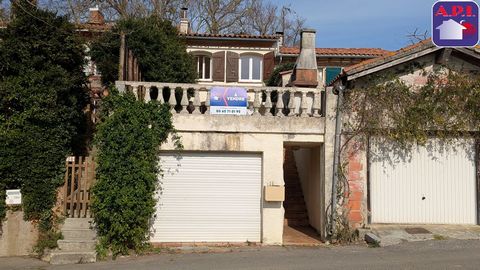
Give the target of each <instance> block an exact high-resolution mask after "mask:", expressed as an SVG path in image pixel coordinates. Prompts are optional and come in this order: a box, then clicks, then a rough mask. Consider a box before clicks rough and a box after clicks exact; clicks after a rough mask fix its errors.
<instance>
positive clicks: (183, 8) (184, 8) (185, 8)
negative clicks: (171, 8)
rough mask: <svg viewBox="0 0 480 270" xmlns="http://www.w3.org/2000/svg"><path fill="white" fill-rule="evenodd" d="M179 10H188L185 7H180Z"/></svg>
mask: <svg viewBox="0 0 480 270" xmlns="http://www.w3.org/2000/svg"><path fill="white" fill-rule="evenodd" d="M180 9H181V10H188V8H187V7H182V8H180Z"/></svg>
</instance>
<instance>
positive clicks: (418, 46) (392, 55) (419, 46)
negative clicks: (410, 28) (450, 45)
mask: <svg viewBox="0 0 480 270" xmlns="http://www.w3.org/2000/svg"><path fill="white" fill-rule="evenodd" d="M434 46H435V45H434V44H433V43H432V41H431V39H426V40H423V41H420V42H418V43H415V44H413V45H410V46H407V47H404V48H401V49H400V50H398V51H395V52H389V53H387V54H385V55H383V56H381V57H377V58H373V59H368V60H365V61H362V62H360V63H358V64H355V65H351V66H348V67H346V68H344V69H343V71H344V73H346V74H353V73H356V72H359V71H362V70H365V69H367V68H370V67H374V66H378V65H381V64H384V63H386V62H389V61H392V60H395V59H398V58H401V57H404V56H406V55H409V54H412V53H415V52H417V51H420V50H423V49H425V48H429V47H434Z"/></svg>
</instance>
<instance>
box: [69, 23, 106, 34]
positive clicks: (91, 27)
mask: <svg viewBox="0 0 480 270" xmlns="http://www.w3.org/2000/svg"><path fill="white" fill-rule="evenodd" d="M114 25H115V24H114V23H113V22H108V23H104V24H92V23H82V24H77V25H76V26H75V27H76V28H77V30H79V31H81V30H88V31H99V32H102V31H108V30H110V29H111V28H112V27H113V26H114Z"/></svg>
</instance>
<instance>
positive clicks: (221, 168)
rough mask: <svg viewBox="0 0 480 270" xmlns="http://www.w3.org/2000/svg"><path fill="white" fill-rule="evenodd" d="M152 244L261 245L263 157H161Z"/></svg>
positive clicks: (185, 154)
mask: <svg viewBox="0 0 480 270" xmlns="http://www.w3.org/2000/svg"><path fill="white" fill-rule="evenodd" d="M160 159H161V160H160V164H161V167H162V170H163V178H162V177H160V178H159V181H160V186H161V190H160V191H159V194H158V196H159V198H158V203H157V213H156V216H155V219H154V222H153V226H152V235H151V238H150V239H151V240H150V241H151V242H157V243H158V242H247V241H249V242H260V236H261V187H262V157H261V155H260V154H250V153H217V152H202V153H197V152H182V153H181V155H180V156H178V155H175V154H172V153H166V154H161V156H160Z"/></svg>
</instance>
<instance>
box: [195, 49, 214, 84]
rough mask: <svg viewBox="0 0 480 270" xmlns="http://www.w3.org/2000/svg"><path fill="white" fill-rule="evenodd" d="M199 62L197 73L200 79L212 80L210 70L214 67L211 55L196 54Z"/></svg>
mask: <svg viewBox="0 0 480 270" xmlns="http://www.w3.org/2000/svg"><path fill="white" fill-rule="evenodd" d="M195 60H196V64H197V73H198V80H199V81H210V80H211V79H212V76H211V72H210V70H211V69H212V67H211V65H212V61H211V59H210V56H207V55H197V56H195Z"/></svg>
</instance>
